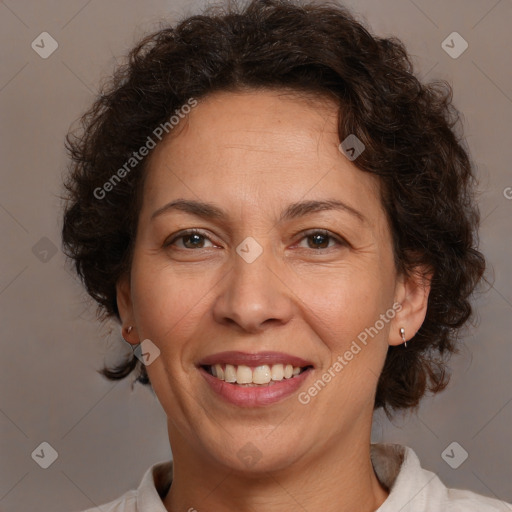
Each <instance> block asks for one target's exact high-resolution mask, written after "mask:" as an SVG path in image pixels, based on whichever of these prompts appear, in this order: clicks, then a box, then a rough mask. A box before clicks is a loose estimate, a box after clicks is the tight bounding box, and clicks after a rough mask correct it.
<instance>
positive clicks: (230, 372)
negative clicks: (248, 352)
mask: <svg viewBox="0 0 512 512" xmlns="http://www.w3.org/2000/svg"><path fill="white" fill-rule="evenodd" d="M224 380H225V381H226V382H236V368H235V367H234V366H233V365H231V364H227V365H226V368H225V370H224Z"/></svg>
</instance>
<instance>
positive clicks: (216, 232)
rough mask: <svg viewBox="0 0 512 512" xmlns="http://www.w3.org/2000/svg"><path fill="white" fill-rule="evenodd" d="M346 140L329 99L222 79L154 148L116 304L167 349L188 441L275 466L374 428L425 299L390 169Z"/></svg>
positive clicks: (153, 370)
mask: <svg viewBox="0 0 512 512" xmlns="http://www.w3.org/2000/svg"><path fill="white" fill-rule="evenodd" d="M338 145H339V140H338V136H337V118H336V106H335V105H334V104H333V103H331V102H330V100H328V99H321V100H320V99H317V100H316V101H312V100H306V99H304V98H302V99H301V98H298V97H297V96H291V95H285V94H284V92H282V91H281V92H275V91H265V92H261V91H259V92H243V93H228V92H222V93H215V94H213V95H210V96H209V97H207V98H206V99H204V100H202V101H201V102H200V103H199V104H198V105H197V106H196V107H195V108H193V109H192V111H191V112H190V113H189V114H188V116H187V118H186V119H185V120H183V121H181V125H179V126H177V127H176V128H175V129H174V130H173V132H171V135H170V136H169V137H168V138H167V139H165V140H164V141H163V142H162V143H161V144H160V145H159V146H157V148H156V149H155V150H154V152H153V153H152V155H151V157H150V158H151V159H150V161H149V165H148V168H147V177H146V181H145V185H144V191H143V202H142V207H141V211H140V217H139V222H138V229H137V236H136V243H135V249H134V257H133V264H132V268H131V274H130V276H129V279H123V280H121V281H120V283H119V284H118V303H119V307H120V311H121V317H122V319H123V323H125V324H127V325H134V326H135V329H134V331H133V333H132V334H131V338H129V341H131V342H133V343H138V342H140V341H142V340H151V343H152V344H154V346H156V347H157V348H158V350H159V351H160V354H159V355H158V357H156V358H155V359H154V361H153V362H151V364H149V365H148V366H147V371H148V374H149V377H150V379H151V382H152V385H153V388H154V390H155V393H156V395H157V397H158V399H159V401H160V402H161V404H162V406H163V408H164V410H165V411H166V413H167V416H168V419H169V434H170V440H171V447H172V448H173V452H174V450H175V448H176V450H180V449H183V447H187V448H185V449H189V450H190V451H195V452H196V453H201V454H203V457H205V458H206V459H210V460H215V461H217V462H218V463H219V464H222V465H224V466H226V467H230V468H238V469H240V470H241V469H243V468H244V464H246V463H247V460H246V459H245V458H244V455H246V453H245V452H247V451H248V452H251V451H252V452H253V453H252V456H254V457H257V458H259V459H260V461H259V463H258V469H262V470H269V469H271V468H278V467H284V465H287V464H290V463H292V462H293V461H294V460H299V459H301V458H302V459H303V460H306V459H307V457H310V456H312V454H315V453H319V452H320V451H322V450H326V449H329V448H330V447H332V446H336V445H339V443H340V442H341V440H349V439H352V440H354V439H356V438H360V437H361V436H363V437H364V436H365V435H367V434H368V432H369V429H370V428H371V416H372V412H373V400H374V393H375V389H376V386H377V379H378V376H379V374H380V371H381V369H382V366H383V363H384V360H385V356H386V351H387V349H388V346H389V344H398V343H400V342H401V341H402V340H401V338H400V336H399V334H398V332H399V327H400V326H402V325H404V324H406V332H407V333H408V334H409V336H408V338H410V337H412V335H413V334H414V332H415V331H416V330H417V329H418V328H419V326H420V325H421V322H422V321H423V318H424V306H425V300H426V299H425V295H424V294H421V298H419V299H417V300H416V302H414V300H412V298H413V297H416V296H418V297H419V295H417V294H415V292H413V288H412V287H411V285H409V284H407V282H406V281H404V280H403V279H402V278H401V277H400V276H398V275H397V273H396V270H395V266H394V261H393V253H392V239H391V232H390V227H389V225H388V221H387V218H386V215H385V212H384V209H383V206H382V204H381V200H380V191H379V182H378V179H377V178H376V177H375V176H374V175H372V174H370V173H366V172H363V171H361V170H359V169H358V168H357V167H356V166H355V165H354V164H353V163H352V162H351V161H349V160H348V159H347V158H346V157H345V156H344V154H343V153H341V152H340V150H339V149H338ZM178 200H180V201H181V202H180V203H178V204H177V205H176V204H175V206H174V207H173V206H172V205H171V204H170V203H173V202H176V201H178ZM193 203H195V208H194V204H193ZM198 203H207V205H208V206H209V207H213V208H214V210H208V209H207V208H206V207H204V205H203V206H202V207H201V205H200V204H198ZM303 203H304V204H303ZM301 204H302V206H301ZM180 205H181V206H180ZM315 205H316V207H315ZM319 205H323V206H321V207H319ZM189 230H196V231H195V232H194V233H190V231H189ZM397 303H402V306H398V307H397V305H396V304H397ZM394 304H395V307H393V306H394ZM370 333H371V334H370ZM365 334H366V336H365ZM363 340H364V341H363ZM350 354H352V355H351V356H350ZM218 365H220V366H218ZM227 365H229V367H228V366H227ZM281 365H282V366H281ZM287 365H291V366H292V368H297V369H295V372H294V373H297V372H300V373H299V374H297V375H294V376H292V377H290V375H289V373H288V374H286V372H287V369H286V366H287ZM256 367H258V368H257V369H256ZM288 371H290V369H289V368H288ZM211 373H214V374H215V373H216V374H217V376H215V375H212V374H211ZM283 373H284V374H285V375H283ZM292 373H293V369H292ZM329 376H330V378H329ZM222 378H223V379H224V380H222ZM235 378H236V379H237V382H229V381H233V379H235ZM269 379H270V380H271V382H270V383H268V380H269ZM274 379H275V380H274ZM251 381H252V382H253V384H252V385H247V384H248V383H250V382H251ZM254 381H256V382H263V384H254ZM319 381H320V383H319ZM243 383H245V384H243ZM315 383H316V384H315ZM244 450H245V451H244ZM248 455H249V456H251V453H248Z"/></svg>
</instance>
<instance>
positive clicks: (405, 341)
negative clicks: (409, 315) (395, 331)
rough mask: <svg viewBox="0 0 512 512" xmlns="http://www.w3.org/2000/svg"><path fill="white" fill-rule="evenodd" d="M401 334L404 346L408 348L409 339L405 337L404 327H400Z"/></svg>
mask: <svg viewBox="0 0 512 512" xmlns="http://www.w3.org/2000/svg"><path fill="white" fill-rule="evenodd" d="M400 336H402V341H403V342H404V347H405V348H407V340H406V339H405V329H404V328H403V327H400Z"/></svg>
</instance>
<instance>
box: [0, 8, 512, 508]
mask: <svg viewBox="0 0 512 512" xmlns="http://www.w3.org/2000/svg"><path fill="white" fill-rule="evenodd" d="M201 5H204V2H185V1H177V0H173V1H167V2H166V1H164V0H147V1H145V2H140V1H139V2H137V1H135V0H124V1H121V0H108V1H102V2H100V1H98V0H92V1H86V0H73V1H66V2H64V1H50V0H39V1H36V0H18V1H15V0H7V1H6V2H0V34H1V35H0V40H1V44H0V55H1V62H2V66H1V69H0V108H1V113H2V123H1V137H0V141H1V142H0V144H1V151H2V153H1V154H2V160H1V164H2V165H1V172H2V180H1V189H0V190H1V192H0V233H1V240H2V244H1V248H0V254H1V264H0V311H1V319H0V339H1V343H2V345H1V350H2V352H1V353H2V356H1V358H0V389H1V397H0V398H1V400H0V433H1V435H0V465H1V467H0V510H1V511H3V512H11V511H26V510H31V511H33V512H38V511H48V510H52V511H55V512H64V511H67V512H70V511H73V510H80V509H84V508H87V507H92V506H94V505H95V504H100V503H103V502H106V501H109V500H111V499H114V498H115V497H117V496H119V495H120V494H121V493H123V492H124V491H126V490H128V489H129V488H134V487H136V486H137V485H138V483H139V481H140V478H141V477H142V474H143V472H144V471H145V470H146V469H147V468H148V467H149V465H151V464H153V463H155V462H157V461H160V460H164V459H166V458H168V457H170V449H169V446H168V439H167V431H166V425H165V415H164V413H163V411H162V410H161V409H160V406H159V404H158V402H157V400H156V398H155V397H154V396H153V395H152V394H151V393H150V392H149V390H148V389H146V388H143V387H142V386H140V385H136V386H135V388H134V389H133V390H132V389H131V386H130V381H129V380H126V381H124V382H118V383H112V382H108V381H106V380H105V379H103V378H102V377H101V376H99V375H98V374H97V373H96V372H95V370H96V369H98V368H100V366H101V365H102V363H103V361H104V358H107V359H109V358H111V357H113V356H115V354H116V346H117V345H116V343H118V341H117V337H118V334H119V329H118V327H117V326H116V324H115V323H113V322H112V323H107V324H105V325H100V324H99V323H98V322H97V321H96V320H95V318H94V308H91V307H90V305H89V304H88V301H87V297H86V296H85V294H84V292H83V291H82V288H81V286H80V285H79V283H78V282H77V281H76V279H75V278H74V277H73V275H72V274H71V273H70V271H69V269H67V268H66V267H65V260H64V257H63V254H62V252H61V251H60V231H59V230H60V222H61V220H60V205H61V203H60V200H59V194H60V193H61V177H62V173H63V172H64V170H65V167H66V156H65V153H64V150H63V138H64V135H65V133H66V132H67V130H68V128H69V127H70V125H71V123H72V122H74V121H75V120H76V119H77V118H78V116H79V115H80V114H81V113H82V112H83V110H84V109H85V108H86V107H87V106H88V105H89V104H90V102H91V101H92V99H93V98H94V95H95V93H96V91H97V89H98V84H99V83H100V81H101V78H102V77H103V76H105V75H106V74H108V73H109V72H110V71H111V70H112V68H113V66H114V65H115V63H116V61H117V60H118V59H119V57H122V56H123V55H124V54H125V53H126V52H127V50H128V49H129V48H130V47H131V46H132V45H133V44H134V42H135V41H136V40H138V39H139V38H140V37H141V36H142V35H144V34H145V33H147V32H148V31H152V30H153V29H156V28H157V27H158V21H159V19H161V18H163V17H167V19H170V20H175V19H176V18H177V17H181V16H183V15H186V14H191V13H193V12H195V11H196V9H197V8H198V7H199V6H201ZM346 5H348V6H349V7H352V8H353V9H354V11H355V12H356V13H358V14H359V15H360V16H362V17H363V18H364V19H366V20H367V22H368V23H369V24H370V26H371V27H372V29H373V31H374V32H375V33H377V34H378V35H393V34H394V35H397V36H398V37H400V38H401V39H402V40H403V41H404V42H405V43H406V45H407V47H408V49H409V51H410V53H411V54H412V55H413V56H414V62H415V64H416V66H417V71H418V74H419V75H420V77H423V78H427V79H434V78H444V79H447V80H448V81H449V82H450V83H452V84H453V87H454V97H455V105H456V106H457V107H458V108H459V109H461V110H462V112H463V113H464V127H465V133H466V137H467V140H468V143H469V145H470V148H471V152H472V155H473V158H474V159H475V161H476V163H477V165H478V172H479V176H480V179H481V189H482V195H481V209H482V218H483V223H482V228H481V246H482V250H483V251H484V253H485V254H486V255H487V257H488V261H489V264H490V265H492V267H493V269H494V274H495V284H494V287H493V288H492V289H490V290H489V291H488V292H487V293H486V294H484V295H481V296H479V297H478V298H477V300H476V301H475V303H476V306H477V309H478V311H479V325H478V326H477V327H476V328H475V329H473V330H471V331H469V332H468V334H467V335H466V337H465V340H464V345H463V350H462V354H461V355H460V356H457V357H455V358H454V359H453V360H452V368H453V378H452V381H451V384H450V387H449V388H448V389H447V390H446V391H445V392H443V393H442V394H440V395H438V396H437V397H435V398H433V399H432V398H427V399H426V400H425V401H424V402H423V404H422V407H421V409H420V412H419V415H418V416H411V417H409V416H404V417H401V418H397V419H396V420H394V421H393V423H389V422H388V421H387V420H385V418H383V416H382V415H380V414H379V415H377V416H376V417H375V424H374V430H373V441H388V442H399V443H403V444H407V445H409V446H411V447H412V448H414V449H415V450H416V452H417V454H418V455H419V457H420V460H421V461H422V464H423V466H424V467H426V468H427V469H430V470H431V471H434V472H436V473H437V474H438V475H439V476H440V478H441V479H442V480H443V481H444V482H445V483H446V484H447V485H448V486H450V487H462V488H468V489H472V490H474V491H476V492H479V493H482V494H486V495H489V496H496V497H499V498H500V499H503V500H506V501H511V502H512V483H511V480H512V479H511V471H510V467H511V462H512V443H511V435H510V431H511V429H510V426H511V424H512V403H511V402H512V386H511V383H512V378H511V374H510V367H511V364H512V350H511V349H510V332H511V328H512V321H511V318H512V314H511V313H512V310H511V308H512V292H511V289H512V286H511V285H512V280H511V275H512V273H511V268H510V262H511V261H512V254H511V244H510V235H511V223H510V218H511V212H512V200H510V199H507V197H506V195H507V190H508V191H509V192H511V194H509V197H511V195H512V190H511V189H508V188H507V187H512V176H511V172H510V166H511V164H510V162H511V161H512V144H511V140H510V128H511V124H512V123H511V122H512V67H511V59H510V48H511V47H512V35H511V33H512V31H511V27H512V1H511V0H500V1H498V0H449V1H446V0H430V1H427V0H414V1H413V0H364V1H355V0H350V1H347V2H346ZM43 31H46V32H49V33H50V34H51V36H52V37H53V38H55V40H56V41H57V42H58V45H59V46H58V49H57V50H56V51H55V53H53V54H52V55H51V56H50V57H48V58H47V59H43V58H41V57H40V56H39V55H38V54H37V53H36V52H35V51H34V50H33V49H32V48H31V43H32V41H33V40H35V39H36V38H37V36H38V35H39V34H40V33H42V32H43ZM453 31H457V32H459V33H460V34H461V35H462V36H463V38H464V39H465V40H466V41H467V42H468V43H469V47H468V49H467V50H466V51H465V52H464V53H463V54H462V55H461V56H460V57H458V58H457V59H453V58H452V57H450V56H449V55H448V54H447V53H446V52H445V51H444V50H443V48H442V47H441V43H442V41H444V40H445V38H446V37H447V36H448V35H449V34H451V33H452V32H453ZM44 237H46V239H45V238H44ZM41 239H43V240H41ZM52 249H53V250H55V249H56V251H55V254H53V251H52ZM45 251H46V252H45ZM44 441H45V442H48V443H49V444H50V445H51V446H52V447H53V448H54V449H55V450H56V451H57V452H58V458H57V459H56V460H55V462H54V463H53V464H52V465H51V466H50V467H49V468H48V469H42V468H41V467H39V465H38V464H36V462H35V461H34V460H33V458H32V457H31V454H32V452H33V451H34V450H35V449H36V448H37V447H38V446H39V445H40V443H42V442H44ZM453 441H456V442H458V443H459V444H460V445H461V446H462V447H463V448H464V449H465V450H466V451H467V452H468V454H469V457H468V459H467V460H466V461H465V462H464V463H463V464H462V465H461V466H460V467H459V468H458V469H452V468H451V467H450V466H449V465H448V464H447V463H446V462H445V461H444V460H443V458H442V457H441V453H442V452H443V451H444V450H445V448H446V447H447V446H448V445H449V444H450V443H452V442H453ZM460 453H461V452H460V449H459V448H456V450H455V452H454V454H455V457H460Z"/></svg>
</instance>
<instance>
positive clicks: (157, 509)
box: [81, 461, 173, 512]
mask: <svg viewBox="0 0 512 512" xmlns="http://www.w3.org/2000/svg"><path fill="white" fill-rule="evenodd" d="M172 472H173V466H172V461H163V462H158V463H156V464H153V465H152V466H151V467H149V468H148V469H147V470H146V472H145V473H144V476H143V477H142V480H141V482H140V485H139V487H138V488H137V489H131V490H129V491H127V492H125V493H124V494H123V495H122V496H120V497H119V498H116V499H115V500H113V501H109V502H108V503H105V504H102V505H100V506H96V507H92V508H88V509H87V510H83V511H81V512H100V511H101V512H167V511H166V509H165V507H164V505H163V502H162V499H163V498H164V497H165V495H166V493H167V491H168V489H169V486H170V485H171V482H172Z"/></svg>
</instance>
